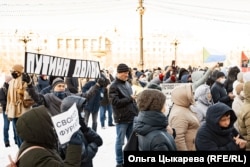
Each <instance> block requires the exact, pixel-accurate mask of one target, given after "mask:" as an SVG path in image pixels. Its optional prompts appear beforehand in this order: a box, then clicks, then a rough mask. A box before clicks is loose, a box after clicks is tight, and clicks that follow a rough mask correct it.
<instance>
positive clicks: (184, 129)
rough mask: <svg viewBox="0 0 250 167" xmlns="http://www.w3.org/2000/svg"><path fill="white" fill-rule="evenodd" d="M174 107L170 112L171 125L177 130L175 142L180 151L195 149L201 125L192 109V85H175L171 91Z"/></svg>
mask: <svg viewBox="0 0 250 167" xmlns="http://www.w3.org/2000/svg"><path fill="white" fill-rule="evenodd" d="M171 99H172V102H173V103H174V104H173V107H172V109H171V112H170V114H169V118H168V121H169V125H170V127H172V128H174V129H175V131H176V137H175V143H176V146H177V150H178V151H193V150H195V145H194V137H195V135H196V132H197V130H198V128H199V126H200V124H199V120H198V119H197V117H196V113H195V112H193V111H192V110H191V109H190V106H191V105H192V104H194V96H193V90H192V85H191V83H190V84H184V85H179V86H177V87H175V88H174V89H173V90H172V93H171Z"/></svg>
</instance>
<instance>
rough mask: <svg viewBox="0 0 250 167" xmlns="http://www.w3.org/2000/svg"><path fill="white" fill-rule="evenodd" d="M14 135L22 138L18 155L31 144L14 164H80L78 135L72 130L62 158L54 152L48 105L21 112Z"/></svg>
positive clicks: (76, 166) (71, 166)
mask: <svg viewBox="0 0 250 167" xmlns="http://www.w3.org/2000/svg"><path fill="white" fill-rule="evenodd" d="M17 132H18V135H19V136H20V137H21V138H22V139H23V143H22V145H21V147H20V150H19V153H18V155H20V154H21V153H22V152H23V151H25V150H26V149H28V148H30V147H32V146H39V147H41V148H33V149H31V150H29V151H28V152H26V153H25V154H24V155H23V156H22V157H21V158H20V159H19V161H18V167H34V166H35V167H45V166H53V167H61V166H64V167H80V162H81V148H82V136H81V133H79V131H77V132H75V133H74V134H73V135H72V137H71V139H70V141H69V145H68V147H67V154H66V156H65V159H64V160H62V159H61V157H60V156H59V154H58V144H57V143H58V142H57V135H56V133H55V130H54V126H53V123H52V120H51V117H50V115H49V112H48V109H47V108H46V107H45V106H43V105H41V106H39V107H35V108H32V109H31V110H30V111H29V112H27V113H25V114H23V115H22V116H21V117H20V118H19V119H18V121H17Z"/></svg>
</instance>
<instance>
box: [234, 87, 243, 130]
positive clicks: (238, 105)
mask: <svg viewBox="0 0 250 167" xmlns="http://www.w3.org/2000/svg"><path fill="white" fill-rule="evenodd" d="M243 86H244V84H243V83H239V84H237V86H236V87H235V92H236V96H235V98H234V101H233V104H232V109H233V110H234V112H235V114H236V117H237V119H239V114H240V111H241V109H242V106H243V104H244V99H245V97H244V96H245V95H244V92H243ZM234 127H235V128H236V129H237V130H238V131H239V125H238V121H235V123H234Z"/></svg>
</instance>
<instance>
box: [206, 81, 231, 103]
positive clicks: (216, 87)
mask: <svg viewBox="0 0 250 167" xmlns="http://www.w3.org/2000/svg"><path fill="white" fill-rule="evenodd" d="M211 94H212V97H213V101H214V103H217V102H222V103H225V104H226V105H228V106H229V107H232V103H233V101H232V100H231V99H230V97H229V96H228V95H227V91H226V89H225V87H224V85H223V84H221V83H219V82H217V81H215V82H214V84H213V85H212V87H211Z"/></svg>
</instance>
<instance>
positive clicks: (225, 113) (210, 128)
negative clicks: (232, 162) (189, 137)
mask: <svg viewBox="0 0 250 167" xmlns="http://www.w3.org/2000/svg"><path fill="white" fill-rule="evenodd" d="M236 119H237V118H236V115H235V113H234V111H233V110H232V109H231V108H230V107H229V106H227V105H226V104H224V103H222V102H218V103H216V104H214V105H212V106H210V107H209V108H208V110H207V116H206V122H205V123H204V124H203V125H202V126H201V127H200V128H199V130H198V132H197V135H196V138H195V146H196V149H197V151H239V150H244V149H245V147H246V141H245V140H243V138H242V137H241V136H240V135H239V133H238V131H237V130H236V129H235V128H234V122H235V121H236Z"/></svg>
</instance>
